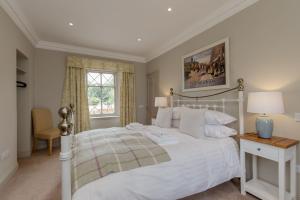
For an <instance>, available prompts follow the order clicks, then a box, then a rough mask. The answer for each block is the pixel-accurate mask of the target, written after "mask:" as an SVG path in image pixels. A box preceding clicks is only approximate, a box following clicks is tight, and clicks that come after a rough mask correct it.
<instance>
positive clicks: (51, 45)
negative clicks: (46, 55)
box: [35, 41, 146, 63]
mask: <svg viewBox="0 0 300 200" xmlns="http://www.w3.org/2000/svg"><path fill="white" fill-rule="evenodd" d="M35 47H36V48H39V49H48V50H54V51H63V52H70V53H76V54H83V55H90V56H99V57H104V58H112V59H120V60H127V61H133V62H140V63H146V58H144V57H140V56H134V55H130V54H124V53H116V52H111V51H103V50H99V49H92V48H85V47H80V46H75V45H68V44H62V43H56V42H47V41H39V42H38V43H37V45H36V46H35Z"/></svg>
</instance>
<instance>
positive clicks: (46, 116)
mask: <svg viewBox="0 0 300 200" xmlns="http://www.w3.org/2000/svg"><path fill="white" fill-rule="evenodd" d="M32 121H33V137H34V138H33V151H35V150H36V145H37V142H38V140H39V139H41V140H48V155H52V141H53V140H54V139H56V138H59V137H60V131H59V129H58V128H54V127H53V121H52V115H51V112H50V110H49V109H45V108H34V109H32Z"/></svg>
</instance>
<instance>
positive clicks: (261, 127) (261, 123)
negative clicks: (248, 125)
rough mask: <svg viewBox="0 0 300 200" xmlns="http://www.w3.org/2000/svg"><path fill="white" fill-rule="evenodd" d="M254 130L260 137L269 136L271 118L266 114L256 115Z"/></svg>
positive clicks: (271, 126)
mask: <svg viewBox="0 0 300 200" xmlns="http://www.w3.org/2000/svg"><path fill="white" fill-rule="evenodd" d="M256 131H257V134H258V136H259V137H261V138H271V137H272V132H273V120H272V119H270V118H268V117H267V116H261V117H257V118H256Z"/></svg>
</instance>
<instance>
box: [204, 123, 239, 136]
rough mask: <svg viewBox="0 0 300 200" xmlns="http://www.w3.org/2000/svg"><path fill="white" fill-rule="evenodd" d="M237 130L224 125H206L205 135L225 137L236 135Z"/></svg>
mask: <svg viewBox="0 0 300 200" xmlns="http://www.w3.org/2000/svg"><path fill="white" fill-rule="evenodd" d="M236 134H237V131H236V130H234V129H232V128H229V127H227V126H223V125H205V136H207V137H214V138H225V137H230V136H233V135H236Z"/></svg>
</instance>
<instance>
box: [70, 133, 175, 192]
mask: <svg viewBox="0 0 300 200" xmlns="http://www.w3.org/2000/svg"><path fill="white" fill-rule="evenodd" d="M73 156H74V157H73V160H72V192H73V193H74V192H75V191H76V190H78V189H79V188H80V187H82V186H84V185H85V184H87V183H89V182H92V181H94V180H96V179H99V178H102V177H104V176H107V175H109V174H112V173H116V172H121V171H126V170H130V169H135V168H138V167H143V166H149V165H155V164H158V163H162V162H166V161H169V160H170V157H169V155H168V153H167V152H166V151H165V150H164V149H163V148H162V147H160V146H159V145H157V144H156V143H154V142H153V141H152V140H151V139H149V138H147V137H145V136H143V135H142V134H140V133H135V132H132V131H128V130H124V129H122V128H119V129H116V128H111V129H102V130H97V131H88V132H85V133H82V134H78V135H77V136H76V139H75V148H74V150H73Z"/></svg>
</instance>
